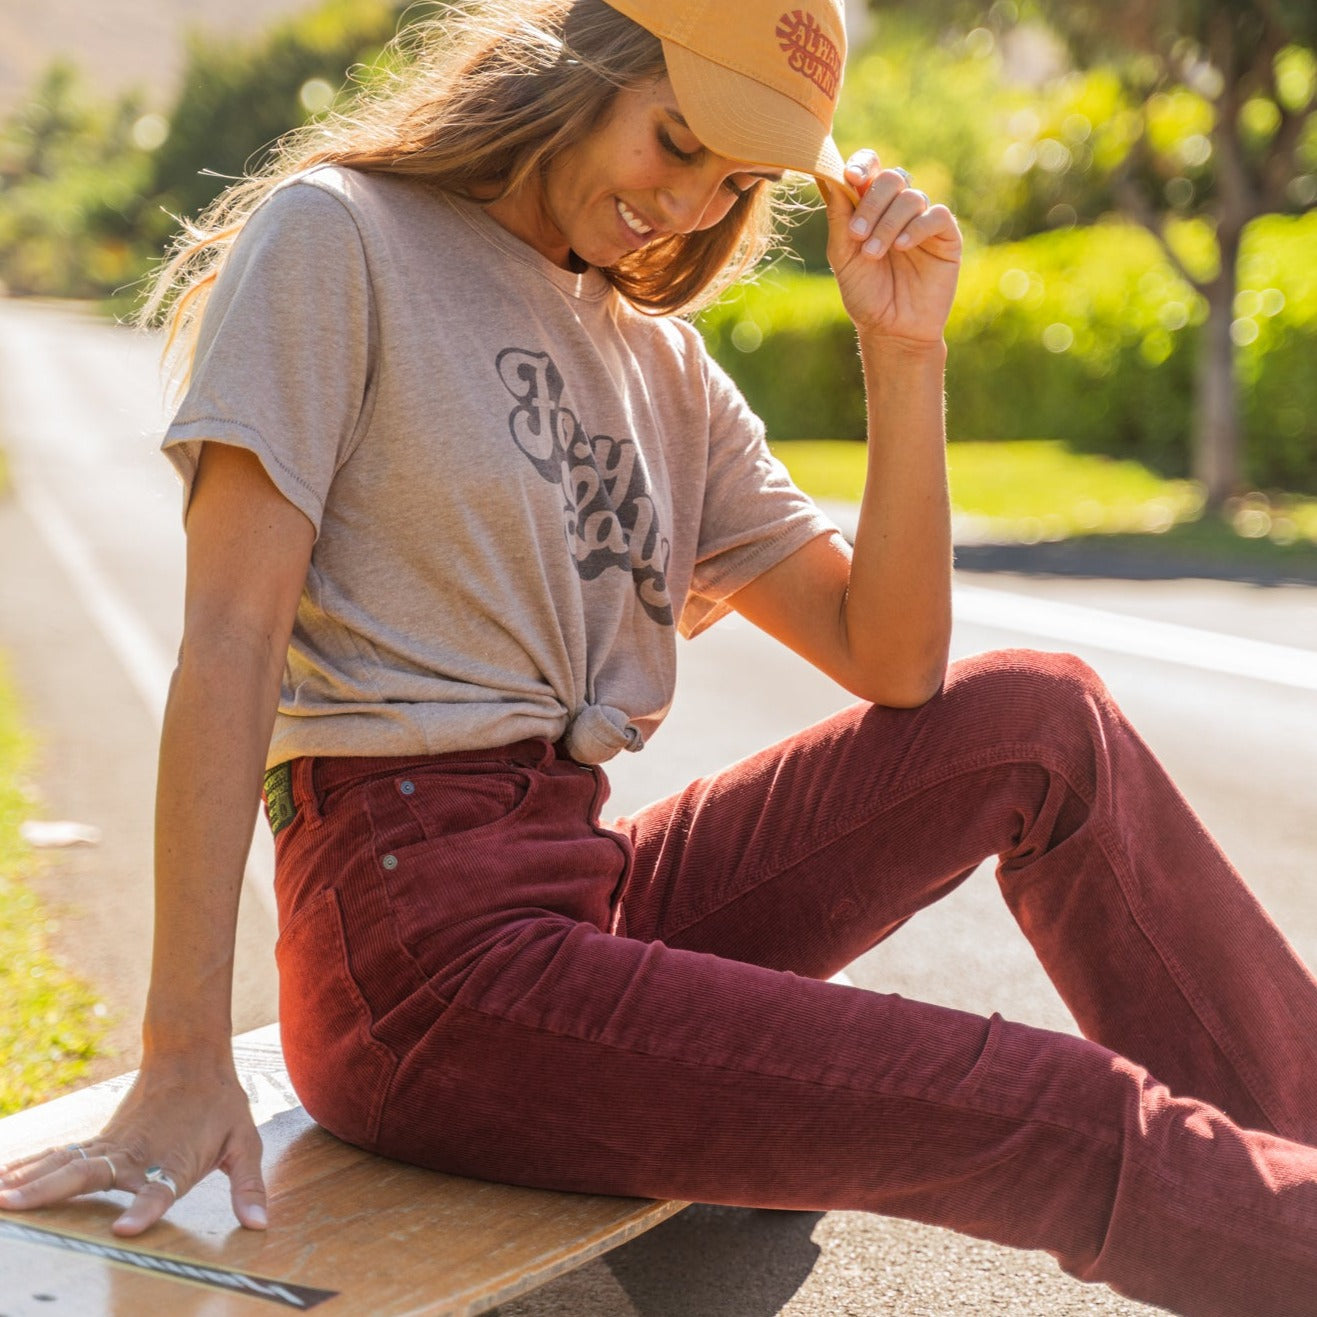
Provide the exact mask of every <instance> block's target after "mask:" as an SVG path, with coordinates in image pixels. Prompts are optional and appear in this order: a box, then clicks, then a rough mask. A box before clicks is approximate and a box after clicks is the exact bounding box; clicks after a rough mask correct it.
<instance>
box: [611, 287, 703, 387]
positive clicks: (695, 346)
mask: <svg viewBox="0 0 1317 1317" xmlns="http://www.w3.org/2000/svg"><path fill="white" fill-rule="evenodd" d="M612 296H613V297H614V299H615V305H616V310H615V314H616V316H617V318H618V320H619V321H620V322H621V323H622V326H623V332H624V333H625V334H626V336H627V337H628V339H630V340H631V342H632V344H633V345H634V346H635V347H636V348H637V349H639V350H645V351H648V352H649V353H652V354H653V356H654V357H659V358H664V359H666V360H668V361H669V362H671V363H672V364H674V365H676V366H679V367H680V368H681V369H682V370H683V372H685V373H689V374H691V376H692V378H695V377H704V376H707V375H708V370H709V366H710V365H711V364H712V361H711V358H710V357H709V353H708V349H707V348H706V347H705V344H704V338H703V336H702V335H701V334H700V331H699V330H698V329H696V327H695V326H694V325H693V324H691V323H690V321H689V320H684V319H682V318H681V317H680V316H653V315H646V314H645V313H644V312H643V311H638V310H637V309H636V308H635V307H633V306H632V305H631V304H630V303H629V302H628V301H627V300H626V299H625V298H624V297H622V295H621V294H620V293H617V292H616V291H614V293H613V294H612Z"/></svg>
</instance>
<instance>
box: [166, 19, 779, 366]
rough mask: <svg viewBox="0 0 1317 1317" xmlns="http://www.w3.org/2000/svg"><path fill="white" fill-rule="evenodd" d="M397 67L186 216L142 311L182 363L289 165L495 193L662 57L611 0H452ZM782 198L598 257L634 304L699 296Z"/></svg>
mask: <svg viewBox="0 0 1317 1317" xmlns="http://www.w3.org/2000/svg"><path fill="white" fill-rule="evenodd" d="M390 49H391V54H392V57H393V60H394V61H395V62H396V71H395V72H393V73H390V74H389V75H388V76H387V77H386V78H385V79H384V80H383V81H382V82H381V84H380V85H378V86H377V87H375V88H374V89H373V90H368V91H364V92H361V93H359V94H358V95H357V96H356V98H355V99H354V100H353V101H352V103H351V104H349V105H347V106H346V107H344V108H343V109H340V110H337V111H335V112H333V113H331V114H330V115H329V116H328V117H327V118H325V119H323V120H320V121H318V122H315V123H312V124H309V125H307V126H305V127H303V128H300V129H296V130H294V131H293V132H291V133H289V134H287V135H286V136H284V137H283V138H281V139H280V141H279V142H278V143H277V144H276V146H275V148H274V150H273V152H272V154H271V157H270V158H269V160H268V161H267V163H266V164H265V165H264V167H263V168H262V169H261V170H260V171H259V172H258V173H256V174H254V175H252V176H250V177H248V178H245V179H242V180H240V181H239V182H237V183H235V184H234V185H233V186H232V187H230V188H228V189H227V190H226V191H225V192H224V193H223V194H222V195H221V196H220V197H219V198H218V199H217V200H216V201H215V202H214V203H212V205H211V206H210V207H208V208H207V209H206V210H205V211H204V212H203V213H202V215H201V216H200V217H199V218H198V219H197V220H196V221H194V222H190V223H185V224H184V225H183V229H182V232H181V233H180V235H179V237H178V239H177V241H176V243H175V246H174V248H173V250H172V252H171V254H170V256H169V257H168V258H167V260H166V263H165V264H164V265H163V267H162V268H161V270H160V271H159V272H158V274H157V275H156V277H155V280H154V284H153V286H152V289H151V291H150V293H149V295H148V298H147V300H146V303H145V305H144V307H143V309H142V312H141V316H140V319H141V320H142V321H143V322H144V323H151V322H153V321H155V320H156V319H158V318H159V317H160V315H161V312H162V308H167V313H166V314H167V321H168V328H169V338H168V344H169V346H168V349H167V350H168V351H169V352H170V353H171V354H172V355H173V356H174V357H175V360H176V362H177V363H178V364H179V366H180V367H181V369H180V370H179V371H178V373H179V374H181V375H182V376H183V377H186V374H187V372H188V370H189V368H190V363H191V356H192V352H193V350H194V347H195V340H196V331H197V328H198V326H199V324H200V321H201V316H202V314H203V313H204V311H205V305H206V301H207V298H208V296H209V294H210V290H211V289H212V287H213V286H214V283H215V280H216V278H217V277H218V275H219V272H220V270H221V269H222V267H223V265H224V261H225V258H226V256H227V254H228V252H229V250H230V249H231V247H232V246H233V243H234V241H235V240H236V238H237V237H238V235H239V233H241V231H242V228H243V225H244V224H245V223H246V221H247V219H248V218H249V217H250V216H251V214H252V213H253V212H254V211H255V210H256V208H257V207H258V206H259V205H260V204H261V202H262V201H263V200H264V199H265V198H266V197H267V196H268V195H269V194H270V192H271V191H273V189H274V188H275V187H276V186H278V185H279V184H280V183H281V182H283V181H284V180H286V179H288V178H291V177H292V176H294V175H296V174H299V173H301V172H302V171H304V170H306V169H310V168H312V167H313V166H315V165H319V164H337V165H342V166H345V167H347V168H351V169H360V170H364V171H368V172H377V173H387V174H404V175H408V176H411V177H415V178H423V179H426V180H428V181H429V182H431V183H432V184H434V185H435V186H436V187H439V188H441V189H443V190H445V191H448V192H452V193H455V194H457V195H460V196H464V197H468V198H471V199H473V200H481V201H491V200H495V199H497V198H500V197H503V196H505V195H507V194H509V193H512V192H515V191H517V190H518V189H519V188H521V187H522V186H524V185H526V184H527V183H533V182H535V181H536V179H537V176H540V177H542V176H543V173H544V171H545V170H546V169H547V168H548V166H549V164H550V163H551V162H552V161H553V159H554V157H555V156H557V155H558V154H559V153H560V152H561V151H563V150H564V148H566V147H567V146H568V145H570V144H572V143H574V142H576V141H579V140H580V139H581V138H582V137H583V136H584V135H585V134H587V133H588V132H590V131H591V130H592V129H593V128H594V127H596V126H597V125H598V124H599V123H600V122H601V121H602V120H603V119H604V117H605V116H606V114H607V113H608V111H609V109H610V108H611V105H612V101H613V97H614V95H615V94H616V92H617V90H618V89H619V88H622V87H628V86H636V85H639V84H642V83H644V82H645V81H647V80H650V79H653V78H656V77H660V76H662V75H663V74H664V72H665V67H664V62H663V49H662V45H661V44H660V42H659V40H658V38H656V37H655V36H653V35H652V34H651V33H649V32H648V31H646V30H645V29H644V28H642V27H640V26H639V25H638V24H637V23H635V22H633V21H632V20H631V19H629V18H626V17H625V16H624V15H622V14H619V13H618V12H617V11H616V10H615V9H612V8H610V7H609V6H608V5H607V4H606V3H604V0H459V2H458V3H454V4H452V5H450V6H449V7H447V8H446V9H445V11H444V12H443V13H442V14H441V15H440V16H438V17H436V18H431V19H428V20H426V21H424V22H421V23H418V24H416V25H414V26H412V27H410V28H407V29H405V30H404V32H403V33H402V34H400V35H399V36H398V37H397V38H395V40H394V42H393V44H392V46H391V48H390ZM773 209H774V197H773V191H772V188H771V186H770V185H769V184H767V183H760V184H758V185H756V186H755V187H753V188H751V189H750V190H748V191H747V192H746V193H745V195H744V196H742V197H741V198H740V199H738V200H737V202H736V203H735V204H734V205H733V207H732V209H731V211H730V212H729V213H728V215H727V217H726V218H725V219H723V220H722V221H721V222H720V223H719V224H717V225H715V226H713V227H712V228H709V229H704V230H699V231H696V232H693V233H670V234H665V235H664V236H663V237H661V238H659V239H657V240H656V241H655V242H653V243H651V244H650V245H649V246H647V247H645V248H643V249H642V250H640V251H638V252H634V253H631V254H630V255H628V256H627V257H626V258H625V259H623V260H622V261H619V262H618V263H617V264H616V265H613V266H610V267H608V268H606V269H604V270H603V271H602V273H603V274H604V275H605V277H606V278H607V279H608V280H609V281H610V282H611V283H612V284H613V286H614V287H615V288H616V289H617V290H618V292H619V293H620V294H621V295H622V296H624V297H625V298H627V300H628V301H630V302H631V303H632V304H633V305H634V306H636V307H637V308H638V309H640V310H641V311H644V312H646V313H648V314H651V315H671V314H679V313H683V312H690V311H694V310H698V309H699V308H700V307H701V306H704V305H707V304H708V303H709V302H711V301H712V300H714V298H715V297H716V296H717V295H718V294H719V293H720V292H721V291H722V290H723V289H724V288H726V287H727V286H728V285H729V284H731V283H732V282H734V281H735V280H736V279H738V278H740V277H741V276H742V275H744V274H745V273H747V272H748V271H749V270H750V269H751V268H752V267H753V266H754V265H755V264H756V263H757V262H758V261H759V260H760V259H761V258H762V256H763V255H764V254H765V252H766V251H767V250H768V247H769V246H770V242H771V237H772V231H773Z"/></svg>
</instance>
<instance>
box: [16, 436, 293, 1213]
mask: <svg viewBox="0 0 1317 1317" xmlns="http://www.w3.org/2000/svg"><path fill="white" fill-rule="evenodd" d="M313 539H314V531H313V528H312V526H311V524H310V522H308V521H307V519H306V518H305V517H304V516H303V515H302V513H300V512H299V511H297V509H296V508H294V507H293V506H292V504H291V503H289V502H287V500H285V499H284V498H283V496H282V495H281V494H279V492H278V491H277V490H276V489H275V487H274V485H273V484H272V483H271V482H270V480H269V478H268V477H267V476H266V475H265V472H264V471H263V469H262V468H261V465H260V463H259V462H258V461H257V459H256V458H255V457H253V456H252V455H251V454H249V453H245V452H242V451H241V450H238V449H235V448H230V447H226V446H224V445H221V444H214V443H210V444H205V445H203V448H202V455H201V461H200V467H199V470H198V474H197V478H196V482H195V485H194V489H193V494H192V500H191V504H190V507H189V511H188V520H187V540H188V550H187V597H186V605H185V612H184V632H183V644H182V647H181V649H180V652H179V661H178V667H177V669H176V670H175V672H174V677H173V681H172V682H171V684H170V691H169V700H168V703H167V706H166V710H165V719H164V729H163V733H162V736H161V747H160V771H159V781H158V785H157V795H156V869H155V873H156V883H155V893H156V896H155V900H156V905H155V945H154V952H153V956H152V965H151V983H150V990H149V994H148V998H147V1005H146V1013H145V1018H144V1021H143V1037H142V1043H143V1052H142V1067H141V1071H140V1074H139V1077H138V1079H137V1082H136V1083H135V1084H134V1086H133V1088H132V1089H131V1091H130V1092H129V1093H128V1095H127V1096H126V1097H125V1099H124V1101H123V1103H122V1104H121V1106H120V1107H119V1110H118V1111H117V1112H116V1113H115V1115H114V1117H113V1118H112V1119H111V1121H110V1123H109V1125H107V1127H106V1128H105V1130H104V1131H103V1133H102V1134H101V1135H100V1137H99V1138H96V1139H94V1140H92V1141H91V1142H89V1143H88V1144H87V1145H86V1149H87V1151H88V1154H89V1156H88V1158H86V1159H84V1158H82V1157H80V1156H78V1155H77V1154H70V1153H69V1152H68V1151H67V1150H63V1149H60V1150H55V1151H51V1152H48V1153H45V1154H42V1155H41V1156H39V1157H36V1158H32V1159H29V1160H28V1161H27V1162H25V1163H23V1164H21V1165H20V1166H18V1167H16V1168H11V1169H10V1170H9V1172H8V1173H7V1174H6V1175H5V1176H4V1177H3V1184H4V1187H5V1192H3V1193H0V1206H3V1207H7V1208H17V1207H22V1208H26V1207H36V1206H41V1205H44V1204H46V1203H51V1202H56V1201H59V1200H62V1199H64V1198H69V1197H72V1196H73V1195H75V1194H78V1193H87V1192H89V1191H92V1190H98V1189H104V1188H106V1187H107V1182H108V1178H109V1171H108V1169H107V1168H106V1166H105V1163H104V1162H103V1161H102V1160H101V1158H102V1157H105V1156H108V1157H109V1158H110V1159H111V1161H112V1163H113V1165H114V1168H115V1174H116V1177H117V1183H118V1186H119V1187H120V1188H123V1189H128V1190H131V1191H134V1193H135V1195H136V1196H135V1197H134V1199H133V1202H132V1203H131V1205H130V1206H129V1207H128V1209H127V1210H126V1211H125V1212H124V1213H123V1215H122V1216H121V1217H119V1219H118V1220H117V1221H116V1222H115V1224H114V1229H115V1231H116V1232H117V1233H119V1234H125V1235H127V1234H136V1233H138V1232H140V1231H141V1230H144V1229H146V1228H147V1227H148V1226H149V1225H151V1224H153V1223H154V1222H155V1221H157V1220H158V1219H159V1218H160V1217H161V1216H162V1215H163V1214H164V1212H165V1211H166V1210H167V1209H168V1208H169V1206H170V1205H171V1203H172V1202H173V1195H172V1193H171V1192H170V1190H169V1189H168V1187H167V1186H165V1185H162V1184H159V1183H150V1182H148V1181H147V1180H146V1179H145V1174H144V1173H145V1170H146V1168H147V1167H148V1166H160V1167H163V1168H164V1169H165V1171H166V1172H167V1173H168V1174H169V1175H170V1177H171V1178H172V1179H173V1180H174V1181H175V1183H176V1184H177V1187H178V1190H179V1193H180V1194H181V1193H185V1192H187V1190H188V1189H190V1188H191V1187H192V1186H193V1185H194V1184H196V1183H197V1181H198V1180H200V1179H201V1178H202V1177H203V1176H205V1175H207V1174H208V1173H209V1172H210V1171H211V1170H212V1169H214V1168H215V1167H217V1166H218V1167H220V1168H221V1169H223V1170H224V1171H225V1172H226V1173H227V1174H228V1176H229V1178H230V1181H231V1184H232V1196H233V1206H234V1212H235V1214H236V1215H237V1217H238V1219H239V1220H240V1221H241V1222H242V1223H243V1224H244V1225H247V1226H252V1227H260V1226H263V1225H264V1224H265V1191H264V1185H263V1181H262V1178H261V1168H260V1138H259V1136H258V1135H257V1133H256V1128H255V1125H254V1124H253V1122H252V1119H251V1113H250V1110H249V1108H248V1103H247V1099H246V1096H245V1094H244V1093H243V1091H242V1088H241V1086H240V1085H239V1083H238V1079H237V1075H236V1073H235V1071H234V1066H233V1057H232V1052H231V1049H230V1035H231V1032H232V1030H231V1024H230V997H231V988H232V976H233V951H234V937H235V927H236V922H237V911H238V897H239V893H240V891H241V888H242V876H243V870H244V867H245V863H246V858H247V850H248V846H249V844H250V841H251V829H252V823H253V820H254V818H255V814H256V808H257V802H258V798H259V795H260V786H261V774H262V769H263V767H264V763H265V755H266V750H267V747H268V745H269V740H270V730H271V727H272V725H273V720H274V711H275V707H276V704H277V702H278V695H279V682H280V678H281V675H282V672H283V668H284V661H285V656H286V654H287V649H288V639H289V636H290V634H291V631H292V625H293V618H294V614H295V612H296V608H297V601H298V598H299V596H300V594H301V590H302V587H303V584H304V582H305V580H306V573H307V567H308V564H309V562H310V555H311V545H312V542H313Z"/></svg>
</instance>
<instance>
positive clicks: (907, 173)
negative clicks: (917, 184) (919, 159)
mask: <svg viewBox="0 0 1317 1317" xmlns="http://www.w3.org/2000/svg"><path fill="white" fill-rule="evenodd" d="M892 173H894V174H900V175H901V177H902V178H903V179H905V181H906V184H907V186H908V185H909V184H910V183H911V182H912V181H913V179H912V176H911V173H910V171H909V170H908V169H902V168H901V166H900V165H893V166H892Z"/></svg>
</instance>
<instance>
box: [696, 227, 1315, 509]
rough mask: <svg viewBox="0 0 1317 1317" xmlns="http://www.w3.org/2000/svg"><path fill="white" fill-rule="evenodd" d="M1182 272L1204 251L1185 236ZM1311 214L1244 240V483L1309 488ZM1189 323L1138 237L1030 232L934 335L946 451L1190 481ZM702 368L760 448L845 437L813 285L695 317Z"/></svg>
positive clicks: (845, 335)
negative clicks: (1029, 452)
mask: <svg viewBox="0 0 1317 1317" xmlns="http://www.w3.org/2000/svg"><path fill="white" fill-rule="evenodd" d="M1171 237H1172V240H1173V241H1174V242H1175V244H1176V247H1177V249H1178V250H1179V251H1181V253H1182V254H1183V259H1184V261H1186V262H1187V263H1190V264H1193V263H1195V262H1200V261H1203V260H1205V259H1207V256H1208V251H1209V250H1210V245H1211V244H1210V235H1209V234H1207V233H1205V232H1204V231H1203V229H1202V227H1201V226H1193V225H1182V226H1180V227H1179V228H1178V229H1176V230H1174V231H1173V232H1172V235H1171ZM1314 252H1317V215H1310V216H1305V217H1302V218H1299V219H1285V218H1282V217H1279V216H1273V217H1270V218H1268V219H1265V220H1260V221H1258V222H1257V223H1256V224H1255V225H1254V226H1253V227H1252V228H1251V229H1250V230H1249V233H1248V235H1247V242H1246V245H1245V251H1244V257H1243V260H1242V262H1241V269H1242V271H1243V274H1244V279H1245V287H1244V290H1243V291H1242V292H1241V293H1240V295H1239V298H1238V302H1237V308H1236V310H1237V315H1236V322H1235V333H1236V339H1237V342H1238V343H1239V347H1238V349H1237V350H1238V353H1239V356H1240V360H1241V377H1242V378H1243V380H1244V381H1245V385H1246V395H1245V396H1246V401H1247V414H1248V417H1249V449H1248V470H1249V475H1250V478H1251V480H1252V482H1253V483H1255V484H1258V485H1262V486H1277V487H1287V488H1293V489H1307V490H1317V373H1315V372H1314V371H1313V370H1312V361H1313V360H1314V358H1315V357H1317V268H1315V267H1317V263H1315V262H1314V260H1313V254H1314ZM1204 314H1205V312H1204V308H1203V305H1202V301H1201V299H1200V298H1199V297H1198V295H1197V294H1196V293H1195V292H1194V291H1193V290H1192V289H1191V288H1190V287H1189V286H1188V285H1187V284H1186V283H1185V282H1184V280H1183V279H1182V278H1181V276H1180V275H1179V273H1178V271H1177V270H1176V269H1175V268H1174V267H1173V266H1172V265H1171V264H1170V263H1169V262H1168V261H1167V260H1166V259H1165V257H1164V256H1163V254H1162V252H1161V249H1160V247H1159V246H1158V244H1157V243H1156V242H1155V241H1154V240H1153V239H1152V238H1151V237H1150V236H1149V235H1147V234H1146V233H1144V232H1143V231H1142V230H1140V229H1138V228H1135V227H1131V226H1127V225H1118V224H1108V225H1102V226H1098V227H1096V228H1093V229H1086V230H1079V229H1077V230H1071V231H1065V232H1056V233H1050V234H1040V235H1038V236H1036V237H1034V238H1030V239H1026V240H1024V241H1022V242H1019V243H1006V244H999V245H996V246H992V247H984V248H980V249H978V250H977V251H974V252H971V253H970V255H969V256H968V257H967V260H966V264H965V268H964V270H963V272H962V276H961V284H960V290H959V293H958V295H957V299H956V305H955V308H954V310H953V312H952V317H951V322H950V324H949V325H948V331H947V337H948V341H949V343H950V345H951V354H950V359H949V363H948V383H947V393H948V424H949V428H950V432H951V435H952V437H953V438H957V439H959V438H969V439H1021V438H1028V437H1031V436H1035V435H1047V436H1049V437H1053V438H1057V439H1063V440H1065V441H1066V442H1067V443H1070V444H1071V445H1074V446H1076V447H1078V448H1080V449H1084V450H1087V451H1091V452H1100V453H1108V454H1111V455H1114V456H1126V457H1131V458H1137V459H1138V460H1140V461H1142V462H1144V463H1145V464H1147V465H1149V466H1151V467H1152V468H1154V469H1156V470H1158V471H1161V472H1162V473H1164V474H1166V475H1172V476H1181V475H1184V474H1186V473H1187V471H1188V469H1189V432H1190V421H1191V416H1190V407H1191V394H1192V387H1191V379H1192V375H1193V368H1194V361H1195V355H1196V352H1197V350H1198V336H1199V333H1200V327H1201V325H1202V323H1203V318H1204ZM700 324H701V328H702V329H703V331H704V333H705V337H706V340H707V341H708V343H709V346H710V349H711V350H712V352H713V354H714V355H715V357H717V358H718V359H719V360H720V361H721V362H722V364H723V365H724V366H725V367H726V368H727V369H728V370H729V372H730V373H731V374H732V375H733V377H734V378H735V379H737V381H738V382H739V383H740V385H741V387H742V388H743V389H744V391H745V393H746V395H747V397H748V398H749V400H750V403H751V405H752V406H754V407H755V408H756V410H757V411H759V413H760V414H761V415H762V416H763V417H764V419H765V421H766V423H767V425H768V428H769V434H770V436H771V437H772V438H774V439H813V438H818V437H820V436H824V435H831V436H837V437H841V438H860V437H862V436H863V434H864V398H863V389H862V382H861V378H860V371H859V364H858V360H857V357H856V352H855V344H854V335H853V331H852V329H851V327H850V324H849V321H848V320H847V318H846V316H845V312H844V311H843V310H842V307H841V301H840V297H839V296H838V294H837V292H836V288H835V284H834V283H833V282H832V281H831V280H830V279H829V278H828V277H826V276H820V275H805V274H793V273H789V272H786V271H781V270H779V271H775V272H774V273H772V274H771V275H768V276H765V277H764V278H763V279H762V280H761V281H760V282H759V283H758V284H757V285H754V286H752V287H750V288H746V289H741V290H737V291H735V292H733V293H732V294H731V295H730V296H729V297H728V298H726V299H724V300H723V301H722V302H720V303H719V304H718V305H717V306H715V307H713V308H711V309H710V310H709V311H708V312H706V313H705V314H704V316H703V317H701V321H700Z"/></svg>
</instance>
